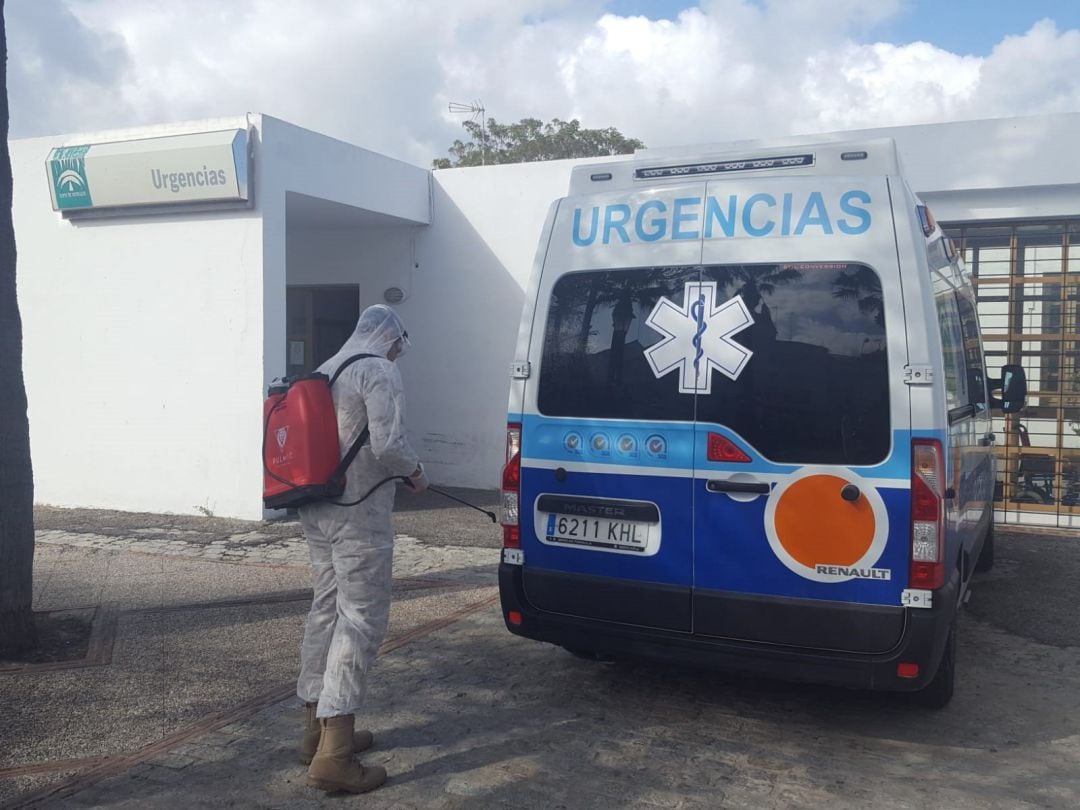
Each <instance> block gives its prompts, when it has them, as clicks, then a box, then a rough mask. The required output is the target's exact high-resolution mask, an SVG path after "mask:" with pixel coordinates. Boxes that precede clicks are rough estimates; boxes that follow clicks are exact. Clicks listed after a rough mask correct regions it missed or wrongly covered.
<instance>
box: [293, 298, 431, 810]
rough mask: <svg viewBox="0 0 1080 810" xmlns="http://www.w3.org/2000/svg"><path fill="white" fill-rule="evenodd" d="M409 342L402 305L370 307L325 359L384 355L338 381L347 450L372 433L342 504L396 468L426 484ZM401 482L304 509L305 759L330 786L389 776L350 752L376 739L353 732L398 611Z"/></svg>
mask: <svg viewBox="0 0 1080 810" xmlns="http://www.w3.org/2000/svg"><path fill="white" fill-rule="evenodd" d="M408 345H409V341H408V334H407V333H406V331H405V329H404V327H403V326H402V324H401V320H400V318H398V316H397V313H395V312H394V311H393V310H392V309H390V307H387V306H382V305H379V306H373V307H368V308H367V309H365V310H364V312H363V313H362V314H361V315H360V320H359V321H358V322H357V324H356V329H355V331H354V332H353V334H352V337H350V338H349V339H348V340H347V341H346V342H345V345H344V346H342V347H341V351H339V352H338V353H337V354H336V355H334V356H333V357H332V358H330V359H329V360H328V361H327V362H326V363H324V364H323V365H322V366H320V367H319V371H320V372H322V373H324V374H326V375H328V376H332V375H333V374H334V372H336V371H337V370H338V368H339V367H340V366H341V365H342V364H343V363H344V362H345V361H346V360H347V359H349V358H350V357H352V356H354V355H357V354H371V355H376V356H375V357H370V358H365V359H362V360H358V361H356V362H354V363H353V364H351V365H350V366H348V367H347V368H346V369H345V370H344V371H343V372H342V374H341V376H340V377H339V378H338V380H337V382H335V383H334V386H333V389H332V393H333V398H334V409H335V410H336V412H337V421H338V440H339V442H340V444H341V447H342V453H343V454H344V453H345V452H346V451H347V450H348V448H349V447H350V446H351V445H352V443H353V441H354V440H355V439H356V437H357V436H359V435H360V433H361V431H362V430H363V428H364V426H365V425H367V427H368V430H369V431H370V434H371V436H370V440H369V442H368V443H367V444H365V445H364V447H363V448H362V449H361V450H360V452H359V454H358V455H357V456H356V459H355V460H354V461H353V463H352V464H351V465H350V466H349V469H348V471H347V473H346V487H345V492H344V494H343V495H342V496H341V497H340V498H339V499H338V500H339V501H341V502H343V503H348V502H351V501H355V500H357V499H359V498H361V497H363V495H364V494H365V493H367V492H368V491H369V490H370V489H371V488H372V487H374V486H375V485H376V484H378V483H379V482H380V481H383V480H384V479H386V478H389V477H391V476H403V477H405V476H407V477H408V478H409V485H410V486H411V488H412V490H413V491H416V492H419V491H422V490H424V489H426V488H427V476H426V475H425V474H424V468H423V467H422V466H421V464H420V462H419V460H418V458H417V456H416V453H415V452H413V449H412V447H410V446H409V442H408V440H407V439H406V438H405V408H404V406H405V397H404V390H403V387H402V383H401V374H400V373H399V372H398V368H397V366H396V365H395V364H394V361H395V360H396V359H397V358H398V357H400V356H401V354H402V353H403V352H404V351H405V349H406V348H407V347H408ZM395 489H396V486H395V485H394V484H392V483H388V484H385V485H383V486H381V487H379V488H378V489H376V490H375V492H374V493H372V494H371V496H370V497H369V498H367V500H365V501H364V502H363V503H360V504H358V505H357V506H349V507H343V506H336V505H334V504H330V503H315V504H311V505H309V506H304V507H302V508H301V509H300V523H301V525H302V526H303V529H304V536H305V537H306V538H307V543H308V549H309V551H310V554H311V570H312V581H313V586H314V591H315V597H314V600H313V601H312V603H311V612H310V613H309V614H308V618H307V625H306V626H305V628H304V640H303V643H302V645H301V648H300V678H299V680H298V682H297V688H296V691H297V695H298V696H299V698H300V699H301V700H302V701H304V704H305V707H306V709H307V717H306V722H305V729H304V737H303V741H302V743H301V747H300V758H301V761H303V762H304V763H305V764H309V768H308V784H309V785H311V786H312V787H317V788H321V789H323V790H327V791H330V790H335V791H340V790H344V791H349V792H351V793H364V792H367V791H369V790H374V789H375V788H377V787H378V786H379V785H381V784H382V783H383V782H384V781H385V780H386V771H385V770H384V769H383V768H380V767H362V766H361V765H359V764H358V763H356V762H355V761H354V760H353V757H352V755H353V753H354V751H362V750H365V749H366V748H369V747H371V745H372V743H373V739H372V735H371V732H369V731H358V732H356V731H354V719H355V715H356V712H357V711H358V710H359V709H360V707H361V705H362V704H363V701H364V693H365V691H366V688H367V677H368V669H369V668H370V667H371V663H372V661H374V659H375V655H376V653H377V652H378V650H379V645H380V644H381V643H382V641H383V638H384V637H385V635H386V627H387V623H388V621H389V617H390V584H391V564H392V562H393V554H394V533H393V529H392V527H391V524H390V513H391V511H392V510H393V507H394V492H395Z"/></svg>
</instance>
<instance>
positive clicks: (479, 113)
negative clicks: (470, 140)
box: [450, 99, 487, 166]
mask: <svg viewBox="0 0 1080 810" xmlns="http://www.w3.org/2000/svg"><path fill="white" fill-rule="evenodd" d="M450 112H452V113H454V114H455V115H460V114H462V113H468V114H470V115H471V120H473V121H475V120H476V119H477V118H479V119H480V165H481V166H486V165H487V110H485V109H484V102H482V101H481V100H480V99H477V100H476V101H474V102H472V103H471V104H461V103H460V102H457V101H451V102H450Z"/></svg>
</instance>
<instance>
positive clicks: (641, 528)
mask: <svg viewBox="0 0 1080 810" xmlns="http://www.w3.org/2000/svg"><path fill="white" fill-rule="evenodd" d="M651 526H652V524H649V523H636V522H634V521H629V520H608V519H605V518H591V517H577V516H575V515H560V514H554V513H553V514H549V515H548V518H547V538H546V539H547V541H548V542H549V543H566V544H569V545H574V546H593V547H596V548H612V549H617V550H619V551H637V552H643V551H645V550H646V548H648V545H649V530H650V528H651Z"/></svg>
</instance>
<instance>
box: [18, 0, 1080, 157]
mask: <svg viewBox="0 0 1080 810" xmlns="http://www.w3.org/2000/svg"><path fill="white" fill-rule="evenodd" d="M899 6H900V0H891V2H879V3H866V2H864V0H771V2H768V3H762V2H751V0H702V3H701V5H700V7H696V8H692V9H689V10H687V11H684V12H683V13H681V14H680V15H679V16H678V18H677V19H675V20H670V21H650V20H647V19H645V18H643V17H618V16H615V15H611V14H603V13H602V12H603V2H602V0H591V2H585V3H582V2H573V0H522V1H521V2H517V3H506V2H503V0H459V1H458V2H454V3H435V2H433V0H402V2H398V3H383V2H375V1H374V0H369V1H368V2H357V0H321V2H319V3H318V4H315V3H297V2H290V1H289V0H231V1H230V2H227V3H225V2H221V0H188V1H187V2H185V3H182V4H180V3H177V4H165V3H159V2H147V0H34V2H33V3H30V2H15V3H12V4H10V6H9V12H8V17H9V48H10V57H11V75H10V88H11V96H12V99H11V104H12V130H13V133H14V134H16V135H32V134H45V133H51V132H70V131H78V130H85V129H93V128H102V127H110V126H117V127H118V126H127V125H134V124H143V123H152V122H160V121H170V120H180V119H186V118H202V117H210V116H216V115H227V114H235V113H242V112H246V111H254V112H266V113H269V114H271V115H277V116H279V117H282V118H286V119H288V120H291V121H293V122H295V123H298V124H300V125H302V126H307V127H310V128H312V129H316V130H319V131H322V132H326V133H328V134H330V135H334V136H336V137H340V138H343V139H345V140H349V141H352V142H354V143H358V144H361V145H363V146H367V147H369V148H373V149H377V150H380V151H384V152H386V153H388V154H392V155H394V156H397V157H402V158H404V159H407V160H411V161H414V162H416V163H419V164H422V165H426V164H427V163H428V162H429V161H430V159H431V158H432V157H435V156H437V155H441V154H442V153H443V150H445V148H446V147H447V146H448V145H449V143H450V142H451V141H452V140H453V139H454V138H455V137H458V136H459V135H460V134H461V129H460V118H457V117H454V116H451V115H450V114H449V113H448V112H447V111H446V104H447V102H448V101H471V100H473V99H477V98H479V99H483V101H484V103H485V105H486V107H487V110H488V114H489V115H490V116H494V117H495V118H497V119H498V120H500V121H503V122H508V121H515V120H517V119H519V118H522V117H525V116H533V117H537V118H541V119H545V120H547V119H550V118H553V117H559V118H572V117H577V118H580V119H581V120H582V122H583V123H584V124H585V125H586V126H595V127H605V126H615V127H618V128H619V129H620V130H622V131H623V132H624V134H627V135H631V136H634V137H638V138H641V139H642V140H644V141H645V142H646V143H647V144H650V145H654V146H662V145H672V144H680V143H695V142H703V141H720V140H727V139H732V138H743V137H761V136H774V135H785V134H793V133H807V132H816V131H823V130H831V129H844V128H849V127H873V126H880V125H891V124H904V123H920V122H927V121H942V120H955V119H962V118H979V117H990V116H1005V115H1023V114H1028V113H1040V112H1060V111H1077V110H1080V78H1078V77H1080V31H1075V30H1073V31H1059V30H1058V29H1057V28H1056V27H1055V25H1054V24H1053V23H1052V22H1050V21H1043V22H1040V23H1038V24H1037V25H1035V26H1034V27H1033V28H1031V30H1029V31H1027V32H1024V33H1018V34H1017V35H1014V36H1010V37H1007V38H1006V39H1004V40H1003V41H1002V42H1001V43H999V44H998V46H997V47H996V48H995V49H994V50H993V52H992V53H991V54H990V55H989V56H987V57H985V58H980V57H972V56H961V55H957V54H953V53H949V52H947V51H944V50H942V49H940V48H937V47H934V46H933V45H930V44H928V43H922V42H917V43H908V44H890V43H881V42H878V43H874V42H867V41H865V31H867V30H869V29H870V26H872V25H873V24H875V23H879V22H880V21H881V20H883V19H886V18H887V17H888V16H890V15H892V14H895V13H896V12H897V10H898V8H899Z"/></svg>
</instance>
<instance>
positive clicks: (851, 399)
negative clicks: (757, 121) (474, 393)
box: [499, 139, 1026, 707]
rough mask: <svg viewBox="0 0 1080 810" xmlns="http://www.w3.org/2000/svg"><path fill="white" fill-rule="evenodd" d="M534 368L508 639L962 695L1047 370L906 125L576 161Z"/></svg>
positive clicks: (518, 466)
mask: <svg viewBox="0 0 1080 810" xmlns="http://www.w3.org/2000/svg"><path fill="white" fill-rule="evenodd" d="M511 376H512V383H511V393H510V405H509V416H508V424H507V431H506V435H507V442H506V448H507V449H506V466H505V468H504V470H503V475H502V490H503V533H504V539H503V545H504V548H503V552H502V560H501V564H500V567H499V586H500V592H501V601H502V610H503V617H504V620H505V623H506V626H507V628H508V629H509V630H510V632H512V633H515V634H517V635H520V636H524V637H527V638H531V639H536V640H539V641H545V642H549V643H552V644H556V645H561V646H563V647H565V648H566V649H567V650H569V651H571V652H573V653H575V654H577V655H580V656H585V657H590V658H606V657H616V658H617V657H647V658H654V659H663V660H666V661H671V662H679V663H686V664H692V665H705V666H710V667H719V668H723V669H728V670H735V671H741V672H744V673H750V674H755V675H766V676H776V677H780V678H784V679H792V680H799V681H807V682H817V683H826V684H834V685H841V686H846V687H852V688H863V689H874V690H894V691H906V692H913V693H916V700H917V702H919V703H922V704H924V705H926V706H930V707H940V706H944V705H945V704H946V703H947V702H948V701H949V699H950V697H951V696H952V694H953V689H954V681H955V677H956V676H955V656H956V644H957V640H956V638H957V614H958V611H959V609H960V607H961V605H962V604H963V602H964V601H965V596H966V594H967V590H968V588H969V585H970V582H971V578H972V574H973V572H974V571H975V570H979V569H985V568H987V567H989V566H990V565H991V564H992V561H993V522H992V521H993V514H992V506H993V504H992V502H993V493H994V483H995V477H996V476H995V458H994V448H993V442H994V434H993V432H992V429H991V421H990V420H991V414H992V413H993V412H994V411H995V409H996V410H997V411H998V412H1010V413H1011V412H1015V411H1017V410H1019V409H1020V408H1022V407H1023V405H1024V399H1025V396H1026V382H1025V379H1024V374H1023V370H1022V369H1021V368H1020V367H1019V366H1011V365H1009V366H1005V367H1004V368H1003V370H1002V373H1001V377H1000V378H996V379H988V377H987V374H986V371H985V366H984V362H983V352H982V343H981V339H980V335H979V324H978V319H977V315H976V299H975V294H974V290H973V287H972V281H971V277H970V274H969V273H968V271H967V270H966V269H965V267H964V264H963V262H962V259H961V257H960V256H959V255H958V253H957V251H956V249H955V247H954V245H953V243H952V242H951V241H950V240H949V238H948V237H947V236H945V235H944V234H943V233H942V231H941V229H940V228H939V227H938V226H937V224H936V223H935V221H934V218H933V216H932V215H931V213H930V211H929V210H928V209H927V207H926V206H925V205H924V204H923V203H922V202H921V201H920V200H919V198H918V197H917V196H916V195H915V194H914V193H913V192H912V190H911V189H910V188H909V187H908V186H907V184H906V182H905V181H904V179H903V175H902V171H901V166H900V160H899V156H898V154H897V150H896V147H895V144H894V143H893V142H892V141H891V140H888V139H885V140H872V141H866V142H860V143H821V144H811V145H803V146H791V145H782V146H779V147H775V148H760V149H758V148H755V149H750V150H747V151H746V152H738V153H727V154H708V155H704V156H701V157H695V158H692V159H688V158H679V157H675V158H656V157H651V156H650V154H649V152H648V151H644V152H641V153H639V154H638V155H636V156H635V157H634V158H633V159H628V160H624V161H616V162H605V163H598V164H592V165H582V166H578V167H575V168H574V170H573V172H572V177H571V180H570V190H569V195H568V196H567V197H566V198H564V199H561V200H558V201H556V202H555V203H554V204H553V205H552V206H551V209H550V212H549V214H548V218H547V222H546V224H545V226H544V230H543V233H542V237H541V241H540V245H539V249H538V252H537V258H536V263H535V266H534V269H533V273H532V277H531V281H530V284H529V287H528V290H527V292H526V298H525V307H524V313H523V317H522V321H521V328H520V332H519V335H518V340H517V346H516V355H515V361H514V363H513V368H512V373H511Z"/></svg>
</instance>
